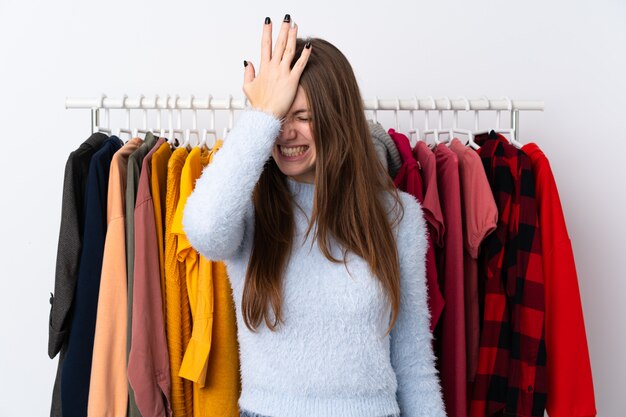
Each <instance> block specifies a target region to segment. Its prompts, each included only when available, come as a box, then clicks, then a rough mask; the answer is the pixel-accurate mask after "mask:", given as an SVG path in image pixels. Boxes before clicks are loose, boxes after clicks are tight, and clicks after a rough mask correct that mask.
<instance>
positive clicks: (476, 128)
mask: <svg viewBox="0 0 626 417" xmlns="http://www.w3.org/2000/svg"><path fill="white" fill-rule="evenodd" d="M480 98H481V99H483V100H484V101H485V102H486V103H487V109H486V110H491V103H490V102H489V99H488V98H487V96H480ZM478 113H479V112H478V110H476V109H474V130H473V131H472V135H473V136H474V137H476V136H478V135H485V134H488V133H489V132H490V131H491V130H484V129H482V130H481V129H479V126H480V120H479V114H478Z"/></svg>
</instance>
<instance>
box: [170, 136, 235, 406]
mask: <svg viewBox="0 0 626 417" xmlns="http://www.w3.org/2000/svg"><path fill="white" fill-rule="evenodd" d="M221 145H222V141H220V140H218V141H217V142H216V143H215V145H214V146H213V148H212V150H211V152H210V153H206V154H203V153H201V152H200V150H199V149H197V148H196V149H194V150H193V151H191V154H190V155H189V157H188V158H187V161H186V162H185V167H184V168H183V172H182V178H181V199H180V202H179V204H178V209H179V210H177V212H176V217H175V219H174V225H173V227H172V229H173V231H174V233H177V234H178V235H179V236H178V239H179V260H180V261H181V262H183V261H184V262H185V264H186V269H187V273H186V281H187V291H188V293H189V300H190V305H191V313H192V316H193V332H192V336H191V340H190V341H189V345H188V346H187V350H186V352H185V356H184V358H183V363H182V366H181V368H180V376H182V377H184V378H187V379H189V380H191V381H193V382H194V386H193V388H194V390H193V394H194V395H193V415H194V417H214V416H215V417H217V416H219V417H238V416H239V406H238V404H237V400H238V399H239V394H240V390H241V388H240V378H239V355H238V352H239V347H238V343H237V324H236V318H235V306H234V304H233V300H232V293H231V288H230V283H229V282H228V277H227V275H226V266H225V265H224V263H223V262H212V261H210V260H207V259H206V258H204V257H203V256H200V255H199V254H198V253H197V252H196V251H195V250H194V249H193V248H192V247H191V245H190V244H189V241H188V240H187V237H186V235H185V234H184V231H183V225H182V220H183V213H184V207H185V203H186V201H187V197H188V196H189V195H190V194H191V192H192V191H193V188H194V186H195V182H196V180H197V179H198V178H199V177H200V175H201V174H202V169H203V167H204V166H206V165H207V163H210V162H211V159H212V158H213V155H215V153H216V152H217V151H218V150H219V148H220V147H221ZM209 357H210V358H211V359H210V360H209Z"/></svg>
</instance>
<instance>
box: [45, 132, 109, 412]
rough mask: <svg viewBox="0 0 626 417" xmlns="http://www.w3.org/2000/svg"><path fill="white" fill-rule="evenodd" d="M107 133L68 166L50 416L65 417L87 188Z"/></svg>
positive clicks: (53, 300)
mask: <svg viewBox="0 0 626 417" xmlns="http://www.w3.org/2000/svg"><path fill="white" fill-rule="evenodd" d="M107 137H108V136H107V135H105V134H104V133H94V134H93V135H91V136H90V137H89V139H87V140H86V141H85V142H83V143H82V144H81V145H80V147H78V149H76V150H75V151H73V152H72V153H70V155H69V157H68V158H67V162H66V164H65V175H64V178H63V201H62V203H61V204H62V205H61V228H60V231H59V243H58V248H57V260H56V270H55V277H54V294H50V319H49V320H48V356H49V357H50V359H54V357H55V356H56V355H57V353H59V352H61V354H60V355H59V362H58V364H57V373H56V377H55V379H54V388H53V391H52V403H51V407H50V417H60V416H61V369H63V361H64V359H65V352H66V350H67V334H68V330H69V326H70V318H69V311H70V307H71V306H72V300H73V299H74V291H75V288H76V278H77V276H78V264H79V262H80V254H81V250H82V243H83V230H84V225H85V189H86V188H87V175H88V174H89V163H90V161H91V157H92V155H93V154H94V153H96V151H97V150H98V149H99V148H100V147H101V146H102V144H103V143H104V141H105V140H106V139H107Z"/></svg>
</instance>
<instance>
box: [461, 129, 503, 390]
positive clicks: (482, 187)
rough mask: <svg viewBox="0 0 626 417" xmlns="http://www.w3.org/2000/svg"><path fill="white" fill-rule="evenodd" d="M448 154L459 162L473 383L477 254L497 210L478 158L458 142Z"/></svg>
mask: <svg viewBox="0 0 626 417" xmlns="http://www.w3.org/2000/svg"><path fill="white" fill-rule="evenodd" d="M450 150H451V151H452V152H454V153H455V154H456V156H457V158H459V178H460V180H461V197H462V202H461V211H462V212H463V246H464V247H465V254H464V257H463V275H464V280H465V337H466V339H467V340H466V345H467V380H468V381H474V377H475V375H476V367H477V366H478V350H479V346H480V313H479V302H478V260H477V258H478V252H479V249H480V245H481V243H482V242H483V240H484V239H485V237H486V236H488V235H489V234H490V233H491V232H493V231H494V230H495V229H496V226H497V224H498V207H497V206H496V201H495V200H494V198H493V193H492V192H491V187H489V182H488V181H487V176H486V175H485V169H484V168H483V163H482V162H481V160H480V156H478V154H477V153H476V152H475V151H474V150H473V149H471V148H468V147H467V146H465V145H463V144H462V143H461V142H460V141H459V140H458V139H456V138H454V139H452V142H451V143H450Z"/></svg>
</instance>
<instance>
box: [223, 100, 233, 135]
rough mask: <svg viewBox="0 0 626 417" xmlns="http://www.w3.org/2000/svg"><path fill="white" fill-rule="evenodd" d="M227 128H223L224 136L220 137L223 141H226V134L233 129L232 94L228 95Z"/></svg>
mask: <svg viewBox="0 0 626 417" xmlns="http://www.w3.org/2000/svg"><path fill="white" fill-rule="evenodd" d="M227 109H228V126H227V127H225V128H224V135H222V137H223V138H224V139H223V140H226V137H227V136H228V133H229V132H230V130H231V129H232V128H233V122H234V119H235V111H234V109H233V96H232V94H229V95H228V107H227Z"/></svg>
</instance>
